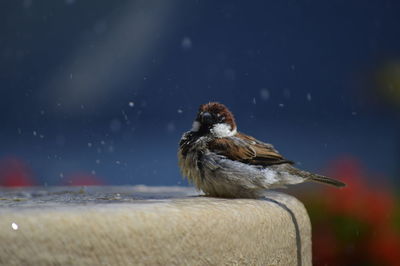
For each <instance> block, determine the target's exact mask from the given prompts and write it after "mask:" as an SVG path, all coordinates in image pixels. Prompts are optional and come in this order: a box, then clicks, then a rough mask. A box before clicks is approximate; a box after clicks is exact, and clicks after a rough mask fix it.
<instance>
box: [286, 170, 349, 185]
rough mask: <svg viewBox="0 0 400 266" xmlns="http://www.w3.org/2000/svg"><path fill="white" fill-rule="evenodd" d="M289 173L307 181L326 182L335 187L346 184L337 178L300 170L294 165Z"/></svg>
mask: <svg viewBox="0 0 400 266" xmlns="http://www.w3.org/2000/svg"><path fill="white" fill-rule="evenodd" d="M291 174H294V175H297V176H301V177H302V178H304V179H305V180H307V181H312V182H317V183H323V184H328V185H331V186H335V187H345V186H346V184H345V183H343V182H341V181H339V180H336V179H333V178H331V177H327V176H323V175H317V174H313V173H310V172H307V171H303V170H300V169H297V168H294V167H293V168H292V169H291Z"/></svg>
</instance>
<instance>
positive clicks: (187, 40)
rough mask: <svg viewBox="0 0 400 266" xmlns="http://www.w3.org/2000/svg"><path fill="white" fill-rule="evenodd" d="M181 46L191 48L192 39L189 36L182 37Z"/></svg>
mask: <svg viewBox="0 0 400 266" xmlns="http://www.w3.org/2000/svg"><path fill="white" fill-rule="evenodd" d="M181 46H182V48H183V49H184V50H189V49H191V48H192V40H191V39H190V38H189V37H184V38H183V39H182V42H181Z"/></svg>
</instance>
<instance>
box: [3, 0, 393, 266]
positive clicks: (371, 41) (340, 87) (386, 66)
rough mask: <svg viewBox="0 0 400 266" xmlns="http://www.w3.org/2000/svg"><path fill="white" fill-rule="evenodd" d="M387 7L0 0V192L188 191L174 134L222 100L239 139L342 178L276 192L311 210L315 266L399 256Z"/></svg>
mask: <svg viewBox="0 0 400 266" xmlns="http://www.w3.org/2000/svg"><path fill="white" fill-rule="evenodd" d="M399 12H400V2H399V1H396V0H372V1H361V0H359V1H358V0H353V1H340V0H339V1H320V0H302V1H300V0H297V1H295V0H288V1H261V0H260V1H251V2H243V1H235V0H229V1H228V0H222V1H218V2H217V1H201V0H185V1H183V0H170V1H163V0H140V1H137V0H135V1H122V0H121V1H103V0H102V1H96V2H95V3H94V2H93V1H82V0H57V1H54V0H51V1H50V0H43V1H37V0H16V1H2V2H1V3H0V17H1V18H2V19H1V20H2V23H0V33H1V38H0V185H1V186H25V185H40V186H42V185H44V186H46V185H134V184H146V185H187V183H186V182H185V181H184V180H183V179H182V178H181V176H180V174H179V169H178V167H177V159H176V151H177V145H178V142H179V139H180V137H181V135H182V133H183V132H184V131H187V130H189V129H190V127H191V123H192V120H193V119H194V116H195V114H196V112H197V108H198V106H199V105H200V104H202V103H205V102H208V101H220V102H222V103H224V104H225V105H227V106H228V107H229V108H230V109H231V110H232V111H233V112H234V114H235V116H236V120H237V122H238V125H239V130H241V131H243V132H246V133H247V134H250V135H253V136H254V137H257V138H259V139H261V140H264V141H266V142H270V143H273V144H274V145H275V147H276V148H277V149H278V150H279V151H280V152H281V153H282V154H283V155H284V156H285V157H287V158H288V159H290V160H293V161H295V162H296V163H297V164H298V166H299V167H300V168H304V169H308V170H311V171H315V172H320V173H325V174H330V175H332V176H334V177H337V178H339V179H342V180H344V181H346V182H348V183H349V184H353V185H352V186H349V188H347V189H345V190H339V191H331V190H325V188H321V187H320V186H312V188H311V189H310V188H308V187H307V186H301V188H300V189H296V188H295V189H292V190H291V191H289V193H294V194H296V195H297V196H298V197H299V198H301V199H302V200H303V201H304V202H305V204H306V206H307V209H308V210H309V212H310V215H311V218H312V222H313V229H314V232H315V233H314V236H313V237H314V248H315V247H319V248H318V250H317V251H316V252H314V255H315V256H316V257H315V258H314V262H315V263H316V264H317V265H319V264H321V265H339V264H340V265H351V264H350V262H352V263H354V262H356V261H357V262H359V261H360V256H364V257H367V258H365V261H362V262H363V263H364V264H363V265H367V264H371V265H374V263H376V261H378V262H381V263H379V265H384V264H386V263H387V265H390V264H391V263H394V262H395V261H397V262H398V261H400V258H399V255H398V252H396V250H397V251H398V250H400V238H399V237H398V235H399V232H400V225H399V224H400V209H399V197H398V187H397V186H398V185H399V182H398V177H399V175H400V16H399ZM304 191H307V192H304ZM327 195H330V196H329V197H328V196H327ZM346 195H347V196H346ZM321 198H325V199H326V202H325V201H321V200H320V199H321ZM349 202H352V204H353V205H352V204H350V203H349ZM317 203H318V204H317ZM379 204H380V205H379ZM343 206H347V209H341V208H339V207H343ZM371 206H372V207H376V208H375V209H374V208H372V207H371ZM321 212H322V214H321ZM357 215H358V216H357ZM368 215H369V216H368ZM318 217H325V219H320V218H318ZM369 217H380V218H382V221H379V222H378V221H374V222H372V221H370V220H371V219H372V218H371V219H370V218H369ZM338 221H339V222H338ZM367 221H370V222H367ZM374 226H375V227H374ZM377 228H386V231H385V232H381V231H379V230H380V229H379V230H378V229H377ZM387 228H389V229H387ZM388 230H389V231H388ZM391 230H392V231H391ZM317 233H318V234H317ZM383 236H390V237H386V238H385V237H383ZM378 238H379V239H378ZM378 240H381V241H382V243H383V244H381V245H380V244H377V243H380V242H379V241H378ZM368 243H371V245H369V244H368ZM324 245H325V246H324ZM322 246H324V247H326V248H323V250H325V251H327V252H325V253H326V254H324V253H323V252H320V250H321V247H322ZM366 250H368V251H369V252H368V253H366V252H365V251H366ZM371 250H373V251H374V252H375V251H376V252H375V253H374V252H370V251H371ZM328 251H329V252H328ZM357 252H358V253H357ZM365 254H375V255H374V256H375V257H374V258H375V259H374V258H369V257H368V256H366V255H365ZM393 254H394V255H393ZM396 254H397V255H396ZM317 256H319V257H317ZM371 256H372V255H371ZM382 263H384V264H382ZM352 265H354V264H352ZM392 265H395V264H392Z"/></svg>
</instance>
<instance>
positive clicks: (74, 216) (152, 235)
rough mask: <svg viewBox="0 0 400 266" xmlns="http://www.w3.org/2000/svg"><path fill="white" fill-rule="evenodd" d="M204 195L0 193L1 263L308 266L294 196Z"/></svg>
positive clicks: (125, 190) (144, 190) (306, 227)
mask: <svg viewBox="0 0 400 266" xmlns="http://www.w3.org/2000/svg"><path fill="white" fill-rule="evenodd" d="M197 194H198V193H197V192H196V191H194V190H193V189H190V188H180V187H145V186H135V187H88V188H71V187H58V188H57V187H56V188H29V189H17V190H9V189H1V188H0V264H1V265H311V226H310V221H309V218H308V215H307V212H306V210H305V209H304V206H303V204H302V203H300V202H299V201H298V200H296V199H295V198H293V197H291V196H288V195H285V194H282V193H277V192H269V193H268V194H267V195H266V199H264V200H250V199H217V198H207V197H203V196H197ZM17 226H18V228H16V227H17ZM13 227H14V228H13Z"/></svg>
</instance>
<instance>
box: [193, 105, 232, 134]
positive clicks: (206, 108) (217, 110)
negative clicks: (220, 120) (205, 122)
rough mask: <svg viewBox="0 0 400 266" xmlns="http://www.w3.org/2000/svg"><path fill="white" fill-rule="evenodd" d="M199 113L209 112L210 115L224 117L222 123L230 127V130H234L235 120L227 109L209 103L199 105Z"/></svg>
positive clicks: (223, 106)
mask: <svg viewBox="0 0 400 266" xmlns="http://www.w3.org/2000/svg"><path fill="white" fill-rule="evenodd" d="M199 112H209V113H210V114H219V115H220V116H222V117H224V118H225V120H224V123H227V124H229V125H231V127H232V129H236V123H235V118H234V117H233V114H232V113H231V111H229V109H228V108H227V107H226V106H225V105H223V104H222V103H218V102H210V103H205V104H202V105H200V108H199Z"/></svg>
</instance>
